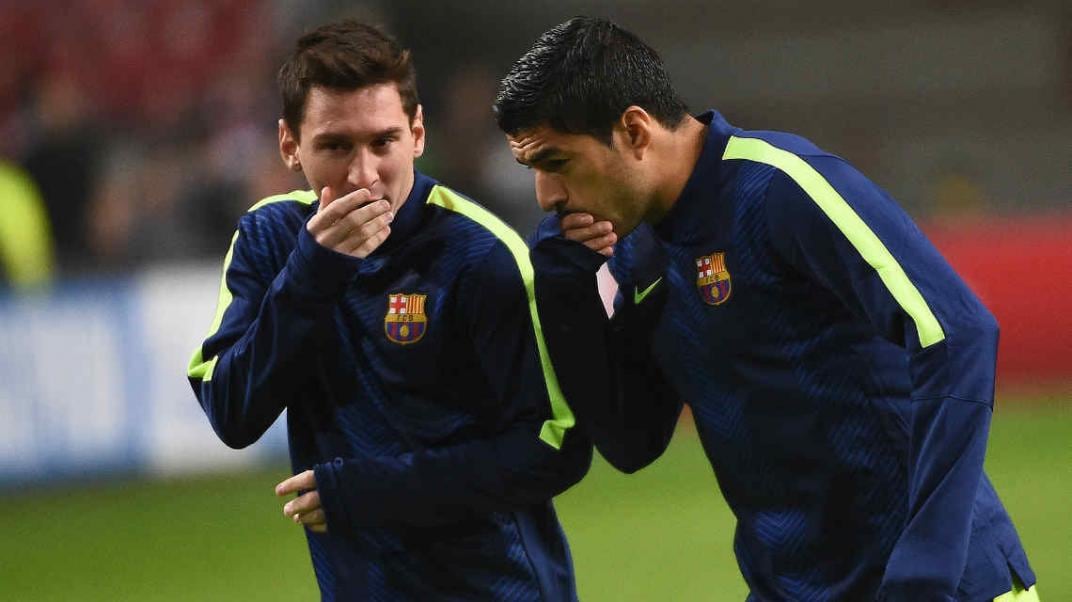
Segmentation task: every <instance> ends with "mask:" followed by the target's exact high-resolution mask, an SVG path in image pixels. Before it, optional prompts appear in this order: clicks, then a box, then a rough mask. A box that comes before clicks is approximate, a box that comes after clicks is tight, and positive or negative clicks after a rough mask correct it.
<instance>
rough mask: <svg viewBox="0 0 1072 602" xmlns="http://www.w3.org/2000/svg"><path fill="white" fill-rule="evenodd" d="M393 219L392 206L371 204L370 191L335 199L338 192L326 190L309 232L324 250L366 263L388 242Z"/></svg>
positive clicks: (322, 191) (322, 194) (321, 195)
mask: <svg viewBox="0 0 1072 602" xmlns="http://www.w3.org/2000/svg"><path fill="white" fill-rule="evenodd" d="M393 219H394V214H393V213H392V212H391V203H389V202H388V201H386V200H384V199H380V200H377V201H373V200H371V197H370V193H369V191H368V190H367V189H364V188H361V189H358V190H355V191H353V192H351V193H350V194H347V195H344V196H341V197H339V198H335V191H333V190H332V189H331V187H330V186H325V187H324V188H323V190H321V191H320V208H319V209H318V210H317V212H316V215H314V216H313V218H312V219H310V220H309V223H308V224H307V225H306V228H307V229H308V230H309V234H312V235H313V238H315V239H316V242H317V243H318V244H320V246H322V247H326V248H328V249H331V250H332V251H335V252H337V253H343V254H345V255H351V256H353V257H358V258H362V259H363V258H365V257H368V256H369V254H370V253H372V252H373V251H375V250H376V249H377V248H378V247H379V246H380V245H381V244H383V241H385V240H387V236H388V235H390V234H391V226H390V225H389V224H390V223H391V220H393Z"/></svg>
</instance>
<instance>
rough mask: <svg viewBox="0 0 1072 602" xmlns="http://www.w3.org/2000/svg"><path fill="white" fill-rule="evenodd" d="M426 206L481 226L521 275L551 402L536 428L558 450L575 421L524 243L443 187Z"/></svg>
mask: <svg viewBox="0 0 1072 602" xmlns="http://www.w3.org/2000/svg"><path fill="white" fill-rule="evenodd" d="M427 203H428V204H429V205H438V206H440V207H443V208H444V209H447V210H449V211H453V212H455V213H460V214H462V215H464V216H466V217H468V218H469V219H471V220H473V221H474V222H476V223H478V224H480V225H481V226H484V227H485V228H487V229H488V230H489V231H490V232H491V233H492V234H494V235H495V236H496V237H497V238H498V239H499V240H501V241H502V242H503V244H504V245H506V248H507V249H509V250H510V253H511V254H512V255H513V256H514V261H515V262H516V263H517V269H518V271H520V272H521V280H522V282H523V283H524V284H525V295H526V296H527V298H528V303H529V315H530V316H531V317H532V330H533V333H534V334H535V336H536V348H537V350H538V352H539V354H540V366H541V367H542V368H543V379H544V383H545V384H546V386H547V396H548V398H549V399H550V401H551V419H550V420H547V421H545V422H544V423H543V426H542V427H541V428H540V439H541V440H543V441H544V443H547V444H548V445H550V446H551V447H553V448H555V449H560V448H561V447H562V441H563V439H564V438H565V436H566V431H568V430H569V429H571V428H572V427H573V425H574V424H576V419H575V418H574V416H573V411H572V410H571V409H570V407H569V404H568V403H567V402H566V397H565V396H564V395H563V394H562V388H561V387H560V386H559V384H558V376H557V375H556V374H555V369H554V366H552V364H551V356H550V355H549V353H548V351H547V343H546V341H545V340H544V336H543V327H542V326H541V325H540V312H539V309H538V308H537V307H536V284H535V273H534V271H533V269H532V260H531V259H529V248H528V246H527V245H525V241H524V240H522V238H521V236H520V235H519V234H518V233H517V232H515V231H514V229H513V228H511V227H510V226H508V225H506V223H505V222H503V221H502V220H501V219H499V217H498V216H496V215H495V214H493V213H492V212H490V211H488V210H487V209H485V208H483V207H481V206H480V205H477V204H476V203H474V202H473V201H470V200H469V199H467V198H465V197H463V196H462V195H460V194H458V193H456V192H454V191H453V190H451V189H449V188H447V187H445V186H441V185H436V186H435V187H433V188H432V191H431V192H430V193H428V201H427Z"/></svg>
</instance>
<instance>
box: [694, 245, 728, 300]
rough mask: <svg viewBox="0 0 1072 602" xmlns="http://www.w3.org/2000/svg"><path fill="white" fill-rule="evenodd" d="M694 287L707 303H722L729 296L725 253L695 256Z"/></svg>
mask: <svg viewBox="0 0 1072 602" xmlns="http://www.w3.org/2000/svg"><path fill="white" fill-rule="evenodd" d="M696 288H698V289H700V296H701V297H703V300H704V303H706V304H708V305H722V304H723V303H725V302H726V301H727V300H728V299H729V298H730V290H731V286H730V272H729V270H727V269H726V253H725V251H719V252H718V253H714V254H712V255H704V256H703V257H697V258H696Z"/></svg>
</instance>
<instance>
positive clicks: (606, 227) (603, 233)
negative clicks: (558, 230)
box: [561, 213, 618, 257]
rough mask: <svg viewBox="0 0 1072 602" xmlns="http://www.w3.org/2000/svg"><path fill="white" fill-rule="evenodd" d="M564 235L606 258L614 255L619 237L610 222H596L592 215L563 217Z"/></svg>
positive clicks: (578, 214)
mask: <svg viewBox="0 0 1072 602" xmlns="http://www.w3.org/2000/svg"><path fill="white" fill-rule="evenodd" d="M561 223H562V235H563V236H565V237H566V238H567V239H568V240H572V241H575V242H579V243H581V244H583V245H584V246H586V247H588V248H589V249H592V250H593V251H595V252H596V253H599V254H600V255H603V256H604V257H610V256H611V255H613V254H614V243H616V242H618V235H617V234H615V233H614V226H613V225H612V224H611V223H610V222H608V221H596V218H595V217H593V216H592V214H590V213H568V214H566V215H564V216H563V217H562V221H561Z"/></svg>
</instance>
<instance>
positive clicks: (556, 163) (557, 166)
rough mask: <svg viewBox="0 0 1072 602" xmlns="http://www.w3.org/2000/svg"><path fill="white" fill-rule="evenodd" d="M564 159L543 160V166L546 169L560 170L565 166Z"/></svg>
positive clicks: (565, 161)
mask: <svg viewBox="0 0 1072 602" xmlns="http://www.w3.org/2000/svg"><path fill="white" fill-rule="evenodd" d="M566 163H567V160H566V159H548V160H547V161H544V163H543V168H544V169H545V170H547V171H562V170H563V169H564V168H565V167H566Z"/></svg>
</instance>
